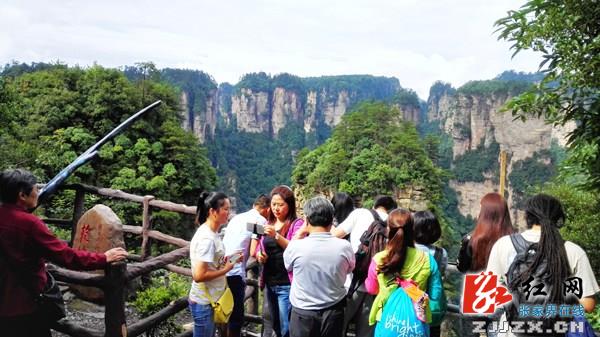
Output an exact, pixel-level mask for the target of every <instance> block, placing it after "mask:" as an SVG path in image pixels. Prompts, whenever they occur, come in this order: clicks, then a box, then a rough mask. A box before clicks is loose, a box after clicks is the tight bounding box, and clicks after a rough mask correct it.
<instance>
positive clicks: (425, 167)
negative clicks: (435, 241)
mask: <svg viewBox="0 0 600 337" xmlns="http://www.w3.org/2000/svg"><path fill="white" fill-rule="evenodd" d="M441 176H442V170H441V169H439V168H437V167H436V166H435V165H434V164H433V162H432V161H431V159H429V157H428V156H427V153H426V151H425V148H424V146H423V143H422V142H421V141H420V139H419V136H418V133H417V130H416V128H415V126H414V125H413V124H412V123H409V122H405V121H403V120H402V117H401V114H400V112H399V111H398V109H396V108H393V107H390V106H389V105H386V104H384V103H363V104H360V105H359V106H358V107H357V108H356V109H355V110H354V111H353V112H351V113H349V114H348V115H346V116H344V117H343V118H342V121H341V122H340V124H339V125H338V126H336V127H335V129H334V131H333V135H332V137H331V138H330V139H328V140H327V141H326V142H325V144H323V145H321V146H319V147H318V148H316V149H315V150H313V151H311V152H308V153H307V152H302V153H301V155H300V156H298V160H297V165H296V167H295V168H294V172H293V175H292V181H293V183H294V184H296V185H299V186H302V190H303V191H304V193H306V194H308V195H310V194H313V193H320V192H325V191H336V190H344V191H347V192H349V193H350V194H353V195H355V196H358V197H361V198H363V200H367V199H370V198H372V197H373V196H374V195H375V194H377V193H386V194H390V195H391V194H395V192H397V191H398V190H399V189H402V188H406V187H409V186H419V187H423V188H424V190H425V194H426V196H427V198H428V199H429V200H431V201H436V200H437V199H438V198H439V197H440V193H441Z"/></svg>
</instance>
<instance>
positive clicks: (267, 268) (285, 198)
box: [257, 185, 304, 337]
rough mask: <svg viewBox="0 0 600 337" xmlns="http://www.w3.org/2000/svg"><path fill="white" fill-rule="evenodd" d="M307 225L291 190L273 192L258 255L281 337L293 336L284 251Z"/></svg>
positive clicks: (275, 190)
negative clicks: (290, 330)
mask: <svg viewBox="0 0 600 337" xmlns="http://www.w3.org/2000/svg"><path fill="white" fill-rule="evenodd" d="M303 224H304V221H302V219H297V216H296V198H295V197H294V192H293V191H292V189H291V188H289V187H288V186H285V185H280V186H277V187H275V188H273V190H272V191H271V213H270V214H269V218H268V219H267V225H265V235H264V236H263V237H262V239H261V241H260V244H259V247H258V253H257V260H258V262H260V263H262V264H263V272H262V278H263V280H264V283H265V289H266V293H267V300H268V302H269V305H268V306H269V311H270V314H271V320H272V323H273V330H274V331H275V334H276V335H277V337H287V336H289V317H290V312H291V308H292V307H291V304H290V287H291V280H290V275H288V272H287V270H286V268H285V265H284V263H283V252H284V251H285V249H286V248H287V245H288V243H289V242H290V240H292V238H293V237H294V234H295V233H296V232H297V231H298V229H299V228H300V227H301V226H302V225H303Z"/></svg>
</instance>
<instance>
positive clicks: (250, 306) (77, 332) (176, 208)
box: [44, 184, 464, 337]
mask: <svg viewBox="0 0 600 337" xmlns="http://www.w3.org/2000/svg"><path fill="white" fill-rule="evenodd" d="M63 189H66V190H75V191H76V193H75V200H74V207H73V217H72V219H68V220H65V219H44V221H45V222H47V223H51V224H56V225H59V226H60V227H70V228H71V242H73V239H74V237H75V230H76V227H77V222H78V221H79V219H80V218H81V216H82V215H83V213H84V211H85V204H84V202H85V195H86V194H87V193H90V194H94V195H99V196H102V197H106V198H111V199H120V200H125V201H130V202H135V203H139V204H141V205H142V225H141V226H132V225H123V232H124V233H131V234H135V235H140V236H141V238H142V246H141V254H140V255H139V256H135V255H130V257H129V260H134V261H137V262H133V263H124V262H120V263H112V264H111V265H109V266H108V267H107V268H106V270H105V275H98V274H92V273H88V272H78V271H72V270H67V269H64V268H59V267H56V266H51V267H50V268H49V270H50V272H51V273H52V274H53V275H54V277H55V278H56V279H57V280H58V281H63V282H68V283H72V284H79V285H84V286H92V287H97V288H99V289H101V290H102V291H103V292H104V296H105V315H104V321H105V329H104V331H101V330H92V329H89V328H85V327H82V326H79V325H77V324H76V323H74V322H71V321H69V320H61V321H59V322H57V323H56V324H55V325H54V326H53V329H55V330H57V331H60V332H62V333H65V334H68V335H71V336H81V337H100V336H106V337H125V336H129V337H133V336H139V335H141V334H142V333H144V332H147V331H149V330H150V329H152V328H154V327H155V326H157V325H158V324H160V323H161V322H164V321H165V320H167V319H168V318H169V317H171V316H173V315H175V314H177V313H178V312H180V311H181V310H184V309H186V308H187V305H188V304H187V296H186V297H182V298H180V299H177V300H175V301H173V302H172V303H170V304H169V305H168V306H166V307H165V308H163V309H161V310H160V311H158V312H156V313H155V314H152V315H150V316H148V317H145V318H143V319H141V320H139V321H137V322H135V323H133V324H131V325H127V323H126V320H125V318H126V317H125V295H126V294H125V289H126V286H127V284H128V283H129V282H130V281H132V280H133V279H135V278H137V277H142V276H147V275H149V273H150V272H152V271H155V270H157V269H166V270H168V271H171V272H173V273H177V274H179V275H184V276H188V277H191V276H192V273H191V270H190V269H189V268H183V267H179V266H176V265H175V263H176V262H177V261H179V260H181V259H184V258H187V257H188V256H189V241H187V240H184V239H181V238H178V237H174V236H171V235H168V234H166V233H162V232H160V231H157V230H154V229H152V221H151V219H152V209H153V208H157V209H162V210H168V211H172V212H178V213H183V214H189V215H192V216H193V215H195V214H196V207H195V206H187V205H183V204H176V203H172V202H169V201H163V200H157V199H155V198H154V197H153V196H139V195H134V194H129V193H125V192H123V191H120V190H115V189H109V188H98V187H94V186H89V185H83V184H73V185H66V186H64V187H63ZM151 239H152V240H157V241H161V242H164V243H168V244H171V245H173V246H175V247H179V248H177V249H174V250H172V251H170V252H168V253H165V254H161V255H159V256H152V252H151ZM255 267H256V262H251V263H250V264H249V265H248V266H247V270H249V273H250V275H249V276H250V277H249V278H247V279H246V283H247V287H246V296H245V298H246V311H245V319H246V321H247V322H251V323H257V324H262V323H263V321H262V317H261V316H259V315H258V306H259V297H258V281H257V279H256V276H257V274H258V273H257V272H256V268H255ZM448 269H449V272H457V270H456V267H455V266H453V265H449V266H448ZM447 317H448V318H451V317H454V318H458V320H459V322H460V323H459V324H461V325H462V322H463V321H464V317H463V316H462V315H461V314H460V311H459V307H458V306H457V305H453V304H449V305H448V315H447ZM245 334H246V335H249V336H252V335H256V336H258V335H257V334H255V333H253V332H251V331H245ZM180 336H191V332H184V333H183V334H181V335H180Z"/></svg>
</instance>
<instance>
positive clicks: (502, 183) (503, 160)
mask: <svg viewBox="0 0 600 337" xmlns="http://www.w3.org/2000/svg"><path fill="white" fill-rule="evenodd" d="M505 185H506V151H504V150H501V151H500V190H499V191H498V193H499V194H500V195H501V196H502V197H503V198H504V189H505Z"/></svg>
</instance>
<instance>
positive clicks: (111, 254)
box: [0, 169, 127, 337]
mask: <svg viewBox="0 0 600 337" xmlns="http://www.w3.org/2000/svg"><path fill="white" fill-rule="evenodd" d="M37 199H38V188H37V186H36V178H35V176H34V175H33V174H31V172H28V171H25V170H20V169H16V170H6V171H4V172H2V173H0V202H1V203H2V204H1V205H0V331H1V334H2V336H5V337H25V336H27V337H29V336H35V337H38V336H40V337H46V336H51V335H50V328H49V327H48V325H49V323H45V320H44V317H41V315H40V314H39V313H38V312H37V310H38V308H37V304H36V302H35V300H34V295H33V294H38V293H41V292H42V290H43V289H44V286H45V285H46V281H47V279H46V266H45V264H46V261H51V262H53V263H56V264H59V265H62V266H65V267H67V268H69V269H79V270H95V269H103V268H104V267H105V266H106V264H107V263H110V262H114V261H120V260H124V259H125V258H126V257H127V252H126V251H125V250H124V249H123V248H113V249H110V250H108V251H107V252H106V253H103V254H102V253H91V252H86V251H81V250H74V249H72V248H70V247H69V246H67V245H66V244H65V243H64V242H63V241H61V240H59V239H58V238H56V236H54V234H52V233H51V232H50V230H49V229H48V227H47V226H46V224H44V222H42V220H40V219H39V218H38V217H37V216H35V215H33V214H31V213H29V212H28V210H29V209H33V208H35V207H36V206H37Z"/></svg>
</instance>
